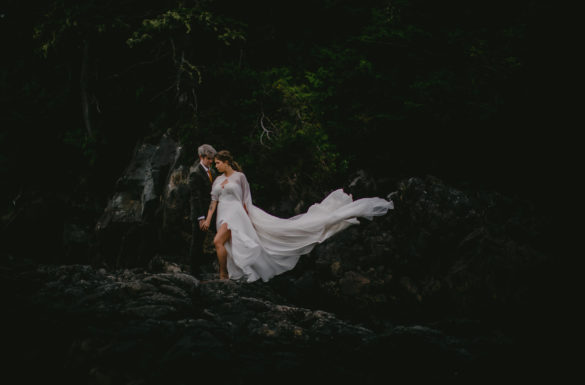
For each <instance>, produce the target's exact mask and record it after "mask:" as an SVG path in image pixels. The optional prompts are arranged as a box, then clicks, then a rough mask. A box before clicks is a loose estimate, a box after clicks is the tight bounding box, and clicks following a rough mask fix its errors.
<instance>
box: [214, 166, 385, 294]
mask: <svg viewBox="0 0 585 385" xmlns="http://www.w3.org/2000/svg"><path fill="white" fill-rule="evenodd" d="M211 199H212V200H214V201H217V202H218V205H217V222H216V224H217V229H219V228H220V226H221V225H222V224H223V223H226V224H227V226H228V228H229V229H230V230H231V239H230V240H229V241H227V242H226V243H225V248H226V250H227V269H228V273H229V277H230V278H232V279H240V278H245V279H246V280H247V281H248V282H253V281H256V280H257V279H260V278H261V279H262V280H263V281H265V282H266V281H268V280H269V279H270V278H272V277H274V276H275V275H278V274H281V273H284V272H285V271H288V270H291V269H292V268H293V267H295V265H296V264H297V262H298V260H299V257H300V256H301V255H303V254H307V253H309V252H310V251H311V250H312V249H313V248H314V247H315V245H317V244H318V243H321V242H323V241H324V240H326V239H327V238H329V237H330V236H332V235H333V234H335V233H337V232H339V231H341V230H343V229H345V228H347V227H349V226H351V225H352V224H359V221H358V220H357V219H356V217H364V218H367V219H369V220H372V217H374V216H380V215H384V214H386V212H387V211H388V210H389V209H393V208H394V205H393V203H392V201H387V200H385V199H382V198H362V199H358V200H356V201H353V199H352V197H351V196H350V195H348V194H346V193H344V192H343V190H342V189H339V190H335V191H333V192H332V193H331V194H329V195H328V196H327V197H326V198H325V199H324V200H323V201H322V202H321V203H316V204H314V205H312V206H311V207H309V209H308V210H307V212H306V213H304V214H299V215H297V216H294V217H292V218H288V219H283V218H278V217H275V216H273V215H270V214H268V213H266V212H265V211H263V210H262V209H260V208H258V207H256V206H254V205H253V204H252V196H251V193H250V186H249V184H248V181H247V179H246V176H245V175H244V174H243V173H241V172H237V171H236V172H234V173H233V174H232V175H231V176H230V177H229V178H228V177H226V176H225V174H222V175H220V176H219V177H217V178H216V179H215V180H214V182H213V186H212V188H211ZM244 205H245V206H246V208H247V210H248V213H246V210H245V209H244Z"/></svg>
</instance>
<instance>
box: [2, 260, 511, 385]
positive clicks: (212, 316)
mask: <svg viewBox="0 0 585 385" xmlns="http://www.w3.org/2000/svg"><path fill="white" fill-rule="evenodd" d="M165 266H166V267H165V268H164V269H163V270H161V271H158V272H154V271H149V270H145V269H123V270H105V269H103V268H102V269H95V268H92V267H90V266H86V265H68V266H53V265H35V264H22V263H21V261H15V260H6V259H5V260H3V261H2V270H1V271H2V278H3V280H2V282H3V283H4V285H3V286H5V287H3V289H6V287H11V288H12V292H11V293H12V294H11V295H10V296H8V295H7V292H6V291H3V298H9V300H8V301H4V303H5V307H6V309H7V310H8V312H7V313H6V314H7V316H6V318H5V321H6V322H7V325H6V327H5V328H4V329H3V330H4V331H8V332H9V333H8V335H7V336H6V337H7V338H6V339H5V340H4V341H5V343H4V348H5V349H10V351H11V355H10V361H9V363H11V364H12V365H11V366H10V368H11V369H10V371H11V372H12V371H14V372H15V373H17V374H18V376H19V377H18V378H19V379H20V380H21V381H20V382H21V383H33V381H39V380H41V379H42V380H43V381H45V382H46V381H50V380H59V383H62V384H65V383H66V384H69V383H72V384H73V383H75V384H79V383H93V384H161V383H165V384H184V383H192V382H195V381H201V380H213V382H214V383H219V384H228V383H229V384H232V383H234V382H236V383H242V384H247V383H274V381H275V379H278V382H279V383H290V384H292V383H295V384H298V383H299V382H301V383H311V384H313V383H314V384H316V383H330V382H335V383H354V382H359V383H364V384H377V383H379V382H380V381H382V380H387V379H388V378H389V377H390V378H392V379H394V380H406V379H409V380H411V381H417V380H455V379H464V380H472V379H475V378H479V377H477V376H478V375H481V376H482V377H481V378H482V379H485V378H498V376H500V375H502V373H503V371H506V370H508V369H509V368H510V363H509V362H507V361H506V360H507V359H509V358H510V354H512V353H513V352H514V348H515V345H514V343H513V342H514V341H512V340H509V339H506V338H502V337H501V336H500V335H498V334H497V333H496V332H495V331H493V330H483V331H481V332H477V331H478V330H480V329H479V328H475V331H476V334H473V333H472V334H471V335H469V334H468V335H457V334H456V333H452V332H451V331H447V330H440V329H438V328H436V327H433V326H429V325H424V324H390V323H388V324H387V325H386V326H385V327H384V328H383V329H381V330H377V331H375V330H372V329H370V328H367V327H365V326H363V325H361V324H359V323H355V322H352V321H348V320H344V319H342V318H339V317H338V316H336V315H335V314H333V313H330V312H327V311H323V310H316V309H310V308H304V307H299V306H297V305H295V304H293V303H290V302H289V301H288V300H286V299H285V298H284V297H282V296H281V295H280V294H278V292H276V291H275V290H273V289H272V288H271V287H270V286H268V285H265V284H263V283H253V284H248V283H241V282H236V281H219V280H213V279H212V280H208V281H198V280H197V279H195V278H193V277H192V276H190V275H188V274H185V273H183V272H182V271H181V269H180V267H179V266H177V265H176V264H173V263H166V264H165ZM360 282H361V283H364V282H362V281H360ZM460 322H461V324H462V325H464V326H465V327H467V330H468V331H469V330H470V329H473V328H474V327H475V326H474V324H473V322H471V321H467V322H466V321H464V320H462V321H460ZM460 326H461V325H460ZM514 365H517V361H515V364H514ZM6 374H7V375H8V374H11V373H6ZM507 376H508V378H514V373H507Z"/></svg>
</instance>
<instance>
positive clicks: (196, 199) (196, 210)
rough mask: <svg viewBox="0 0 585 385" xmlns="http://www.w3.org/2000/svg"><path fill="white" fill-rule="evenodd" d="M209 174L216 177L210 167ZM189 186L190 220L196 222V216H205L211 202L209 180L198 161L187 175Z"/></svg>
mask: <svg viewBox="0 0 585 385" xmlns="http://www.w3.org/2000/svg"><path fill="white" fill-rule="evenodd" d="M211 176H212V177H213V179H214V180H215V178H216V177H217V172H215V170H214V169H211ZM189 187H190V189H191V196H190V206H191V221H192V222H193V223H194V224H195V223H198V221H197V218H199V217H207V211H208V210H209V204H210V203H211V181H210V180H209V176H208V175H207V172H205V169H204V168H203V166H202V165H201V163H200V162H197V165H196V166H195V170H194V171H193V172H192V173H191V174H190V175H189Z"/></svg>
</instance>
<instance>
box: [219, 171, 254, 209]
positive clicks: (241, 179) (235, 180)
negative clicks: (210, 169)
mask: <svg viewBox="0 0 585 385" xmlns="http://www.w3.org/2000/svg"><path fill="white" fill-rule="evenodd" d="M211 199H212V200H215V201H218V202H220V203H221V202H239V203H242V204H244V203H246V202H247V201H248V199H250V187H249V186H248V182H247V180H246V177H245V175H244V174H243V173H241V172H237V171H236V172H234V173H233V174H232V175H230V176H229V177H226V176H225V174H222V175H220V176H219V177H217V178H216V179H215V181H214V182H213V187H212V188H211Z"/></svg>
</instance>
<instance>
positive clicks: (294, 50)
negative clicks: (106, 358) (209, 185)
mask: <svg viewBox="0 0 585 385" xmlns="http://www.w3.org/2000/svg"><path fill="white" fill-rule="evenodd" d="M563 12H564V10H563V9H562V8H561V7H560V6H559V7H557V6H555V5H553V4H551V3H550V2H544V1H529V0H524V1H522V0H520V1H514V2H509V1H475V2H466V1H456V0H450V1H444V2H430V1H416V0H412V1H411V0H397V1H381V0H366V1H360V2H353V1H342V0H338V1H334V0H331V1H294V2H271V1H247V2H239V1H228V0H224V1H221V0H218V1H132V0H126V1H119V2H102V1H93V0H84V1H76V2H72V1H63V0H60V1H38V0H32V1H27V2H19V1H7V2H4V5H3V6H2V8H1V9H0V14H1V18H0V28H1V30H0V32H1V36H2V39H3V45H2V46H3V55H2V56H3V58H2V66H1V68H0V85H1V87H0V88H1V90H2V91H1V92H2V94H1V96H0V101H1V108H2V111H1V112H0V118H1V123H0V124H1V132H0V179H1V180H2V181H3V188H2V189H1V191H0V198H1V202H2V204H1V207H2V210H3V213H4V214H6V213H9V212H10V211H11V210H13V208H14V202H15V200H17V199H18V197H22V196H24V195H26V194H27V193H33V192H34V193H39V194H49V195H51V194H56V195H57V196H59V197H60V198H59V199H62V200H63V201H64V202H65V204H66V205H69V204H77V203H79V202H85V203H84V204H86V205H93V206H92V207H94V209H93V211H92V210H89V211H88V214H87V215H88V216H89V217H92V216H93V220H94V221H95V219H97V218H96V217H97V215H99V213H100V212H101V210H102V209H103V207H104V206H105V204H106V203H107V199H108V198H109V195H110V194H111V192H112V190H113V188H114V184H115V181H116V179H117V178H118V177H119V176H120V175H121V173H122V171H123V169H124V167H125V166H126V165H127V162H128V161H129V159H130V157H131V154H132V150H133V148H134V147H135V146H136V144H137V143H141V142H144V141H146V142H149V141H150V142H153V143H155V142H156V141H157V140H158V138H160V136H161V135H162V134H163V133H165V132H167V133H169V134H170V135H171V136H172V137H173V138H175V139H176V140H178V141H179V142H181V143H182V144H183V145H184V146H185V147H186V148H189V149H192V150H189V152H188V155H187V156H186V158H185V159H184V160H183V162H184V163H185V164H188V163H191V161H192V160H193V159H194V152H195V149H196V147H197V146H198V145H199V144H201V143H203V142H207V143H211V144H213V145H214V146H215V147H216V148H217V149H218V150H219V149H229V150H231V151H232V153H233V154H234V155H235V157H236V159H237V160H239V161H240V163H241V164H242V165H243V167H244V169H245V171H246V173H247V175H248V176H249V179H250V180H251V181H252V183H253V189H254V191H255V199H256V201H257V202H258V203H259V205H261V206H262V205H264V206H266V207H268V205H269V204H272V203H274V202H278V201H279V200H281V199H283V197H284V196H287V197H289V198H291V199H294V198H295V195H294V194H292V195H291V194H290V191H291V190H294V186H293V187H291V186H292V185H296V186H304V187H305V188H306V187H307V186H311V188H312V189H313V190H314V191H315V193H314V195H310V196H309V198H308V199H311V198H313V197H317V196H323V192H324V191H326V190H329V189H332V188H334V187H336V186H339V185H341V184H342V183H344V182H346V181H347V179H348V176H349V175H351V174H352V173H353V172H355V171H356V170H359V169H364V170H366V171H367V172H369V173H370V174H373V175H377V176H378V177H385V178H389V179H390V180H391V181H398V180H400V179H402V178H407V177H410V176H422V175H426V174H432V175H435V176H437V177H439V178H442V179H444V180H446V181H447V182H448V183H451V184H454V185H456V186H463V187H465V188H472V189H480V190H481V189H488V190H497V191H501V192H503V193H505V194H508V195H511V196H518V197H521V198H523V199H526V200H530V201H532V202H534V204H535V205H537V207H538V209H539V210H545V211H546V210H550V211H551V213H550V214H551V215H552V211H553V210H551V207H550V206H551V205H549V204H547V203H545V202H549V199H550V196H551V194H554V193H555V189H556V187H555V186H557V182H558V180H559V179H560V173H561V172H562V170H564V169H566V168H567V167H568V166H570V165H567V164H566V163H565V162H566V161H565V160H564V159H565V158H564V157H565V156H566V155H567V151H566V150H565V148H566V147H568V145H569V142H570V141H569V140H568V139H566V138H565V137H564V133H563V132H564V129H565V127H566V125H565V123H564V120H563V119H564V117H565V116H566V115H567V114H566V111H565V109H566V108H565V105H566V99H567V93H566V87H567V83H566V81H565V80H563V79H566V77H565V75H564V73H565V72H566V68H565V62H564V58H565V51H564V48H562V47H563V42H565V41H566V36H565V35H564V34H563V32H562V29H561V25H562V24H563V19H562V18H561V17H560V16H559V15H560V14H562V13H563ZM84 100H85V102H84ZM84 107H86V111H87V114H85V115H84V113H83V108H84ZM262 124H263V125H264V127H266V128H268V129H270V130H272V133H271V136H270V137H265V136H262ZM291 175H295V178H294V181H293V182H291V181H290V178H289V176H291ZM291 183H292V185H291ZM287 194H288V195H287ZM87 220H88V222H91V220H92V218H88V219H87Z"/></svg>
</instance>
